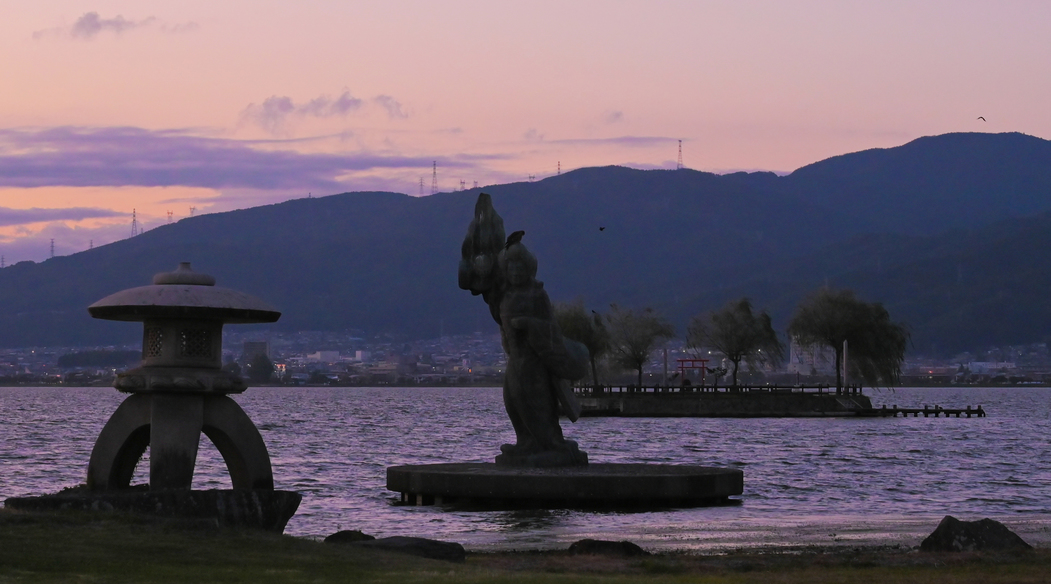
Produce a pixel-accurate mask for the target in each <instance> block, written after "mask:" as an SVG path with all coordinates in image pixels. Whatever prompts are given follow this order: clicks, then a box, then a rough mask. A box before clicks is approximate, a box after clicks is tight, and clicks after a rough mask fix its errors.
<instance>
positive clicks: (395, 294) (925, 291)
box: [0, 134, 1051, 351]
mask: <svg viewBox="0 0 1051 584" xmlns="http://www.w3.org/2000/svg"><path fill="white" fill-rule="evenodd" d="M480 190H483V189H472V190H469V191H461V192H454V193H439V194H437V195H432V196H429V197H410V196H407V195H403V194H397V193H382V192H358V193H344V194H341V195H333V196H329V197H318V198H308V199H297V200H292V201H287V202H284V203H279V204H275V205H267V206H262V207H255V208H251V209H245V210H239V211H231V212H227V213H215V214H209V215H201V216H198V217H193V218H190V219H184V220H182V221H179V222H178V223H175V224H171V225H165V226H162V227H159V228H156V229H154V230H151V231H149V232H146V233H144V234H142V235H139V236H136V237H133V238H129V239H126V240H122V241H119V242H116V243H113V244H110V245H107V246H103V247H98V248H95V249H93V250H89V251H85V252H81V253H78V254H74V255H71V256H65V257H56V258H52V259H49V260H47V261H45V262H41V263H39V264H31V263H25V262H24V263H20V264H17V265H15V266H11V267H8V268H6V269H3V270H0V307H3V308H2V309H0V345H2V346H41V345H95V344H105V343H112V342H134V340H135V339H137V338H138V336H139V335H140V334H141V332H140V331H137V330H135V327H133V326H130V325H128V324H127V323H109V322H104V321H94V320H92V319H91V318H90V317H88V315H87V311H86V307H87V306H88V305H89V304H91V303H92V302H94V301H95V300H98V299H99V298H102V297H103V296H106V295H108V294H110V293H112V292H114V291H116V290H120V289H123V288H127V287H131V286H141V285H144V284H147V283H149V281H150V277H151V276H152V275H153V274H154V273H156V272H160V271H168V270H171V269H173V268H174V267H175V265H176V264H177V263H178V262H179V261H191V262H193V264H194V268H195V269H198V270H200V271H204V272H208V273H210V274H212V275H214V276H215V277H216V279H217V280H218V285H220V286H226V287H230V288H236V289H239V290H242V291H245V292H248V293H251V294H255V295H257V296H259V297H261V298H263V299H265V300H267V301H268V302H270V303H272V304H274V305H275V306H277V307H278V308H279V309H280V310H282V311H283V313H284V315H283V316H282V319H281V321H280V322H279V323H277V326H278V327H279V328H283V329H286V330H343V329H350V328H354V329H364V330H365V331H366V333H367V334H376V333H383V332H390V333H396V334H402V335H406V336H410V337H416V338H426V337H434V336H437V335H438V334H439V331H444V332H445V333H446V334H451V333H459V332H470V331H475V330H494V329H495V325H494V324H492V323H491V320H490V319H489V317H488V315H487V314H486V311H485V310H484V307H482V306H481V304H480V302H479V301H478V300H477V299H475V298H472V297H471V295H470V294H469V293H467V292H464V291H461V290H459V289H458V288H457V286H456V264H457V262H458V260H459V249H460V242H461V240H462V238H463V236H464V234H465V232H466V228H467V224H468V222H469V221H470V219H471V215H472V212H473V206H474V201H475V199H476V198H477V194H478V192H479V191H480ZM484 191H485V192H487V193H489V194H491V195H492V197H493V202H494V205H495V207H496V209H497V211H498V212H499V213H500V214H501V216H503V218H504V221H505V225H506V227H507V229H508V231H509V232H510V231H514V230H517V229H524V230H525V231H526V235H525V239H524V242H525V243H526V245H528V246H529V247H530V249H531V250H532V251H533V252H534V253H535V254H536V256H537V258H538V260H539V265H540V267H539V273H538V277H539V278H540V279H541V280H544V281H545V282H546V288H547V290H548V292H549V294H550V295H551V296H552V299H554V300H556V301H558V300H571V299H573V298H576V297H581V298H583V299H584V300H585V302H586V303H587V304H588V305H589V306H591V307H595V308H597V309H600V310H601V309H603V308H604V307H606V306H607V305H608V304H609V303H611V302H616V303H619V304H622V305H628V306H653V307H655V308H657V309H659V310H661V311H663V312H664V313H666V314H667V315H668V316H669V317H671V318H672V320H673V322H675V323H676V324H677V325H678V326H679V329H680V331H681V330H684V328H685V324H686V321H687V319H688V318H689V316H690V315H692V314H695V313H697V312H700V311H702V310H706V309H711V308H715V307H717V306H718V305H719V304H721V303H722V302H725V301H726V300H727V299H730V297H733V296H734V295H737V296H740V295H748V296H750V297H753V298H754V299H755V300H756V303H757V305H758V306H764V305H766V304H769V305H770V308H771V311H772V313H773V314H774V315H775V317H776V318H777V319H779V320H780V321H782V322H783V321H784V320H785V319H787V316H788V313H790V311H791V308H792V307H793V306H794V304H795V302H797V301H798V300H799V298H800V297H801V296H802V295H803V294H805V293H807V292H809V291H810V290H812V289H814V288H815V287H817V286H820V285H822V284H823V283H824V282H825V280H826V278H827V279H828V281H829V283H830V284H831V285H843V286H850V287H854V288H855V289H856V290H857V291H858V292H859V294H860V295H861V296H862V297H863V298H866V299H869V300H879V301H884V302H885V303H886V304H887V306H888V308H890V310H891V314H892V316H893V317H895V318H898V319H903V320H907V321H909V323H910V325H911V326H912V327H913V330H914V337H915V338H916V340H917V345H916V346H917V349H922V350H924V351H929V350H934V351H943V350H949V349H948V348H949V347H955V346H957V345H959V342H960V339H959V338H957V337H958V336H959V335H960V334H963V333H966V334H972V335H974V338H973V339H972V340H971V341H970V342H973V343H974V344H975V345H980V344H982V343H987V342H992V340H994V339H995V340H997V341H998V342H1027V341H1031V340H1040V339H1042V338H1043V334H1044V333H1042V332H1041V331H1042V330H1046V329H1051V314H1049V315H1047V319H1046V320H1042V319H1044V318H1045V317H1044V316H1043V311H1042V308H1041V309H1040V310H1037V307H1033V310H1032V311H1028V312H1026V314H1029V315H1031V318H1029V319H1020V318H1018V317H1017V315H1012V314H1013V313H1010V311H1009V310H1008V309H1009V308H1011V306H1009V303H1000V302H997V301H995V298H991V297H996V296H997V295H1000V296H1003V294H1005V293H1007V292H1005V291H1004V289H1003V288H1000V289H995V287H990V286H989V285H987V284H988V282H986V281H983V279H982V278H977V277H975V278H974V280H971V279H968V278H967V277H964V278H962V279H960V281H959V282H956V283H952V282H950V280H952V274H949V275H948V276H944V275H939V274H941V272H942V271H944V270H946V269H949V268H946V267H945V266H947V265H951V264H952V263H953V262H955V263H957V264H959V266H960V270H961V272H962V273H963V272H966V273H967V274H970V273H971V271H972V270H976V271H980V273H982V274H983V275H988V279H990V280H993V281H1003V282H1008V281H1010V282H1012V288H1011V289H1010V291H1009V293H1010V294H1012V295H1014V296H1013V297H1014V298H1015V299H1016V302H1015V303H1014V305H1015V308H1014V310H1015V312H1018V311H1019V310H1021V311H1025V309H1026V307H1025V303H1032V302H1036V299H1037V298H1038V297H1039V294H1038V293H1037V291H1036V288H1037V287H1039V286H1041V285H1043V281H1044V280H1043V278H1042V277H1038V276H1037V273H1038V272H1039V271H1040V270H1041V269H1043V268H1045V267H1051V258H1047V257H1046V256H1047V253H1048V252H1044V251H1043V250H1044V249H1047V247H1046V246H1045V247H1044V248H1042V249H1030V248H1031V247H1032V246H1033V245H1037V244H1038V243H1039V244H1040V245H1043V241H1044V240H1043V239H1042V237H1043V234H1044V233H1047V234H1051V219H1047V216H1046V215H1043V214H1044V213H1046V212H1049V211H1051V142H1048V141H1046V140H1042V139H1039V138H1034V137H1031V136H1025V135H1021V134H947V135H943V136H934V137H928V138H921V139H918V140H914V141H913V142H910V143H908V144H905V145H903V146H899V147H896V148H888V149H877V150H867V151H864V152H858V153H853V154H845V155H842V156H837V157H833V158H830V159H828V160H824V161H821V162H817V163H814V164H812V165H808V166H806V167H803V168H801V169H799V170H797V171H796V172H793V173H792V174H790V175H787V176H782V177H779V176H777V175H774V174H773V173H734V174H730V175H714V174H710V173H704V172H697V171H692V170H673V171H641V170H632V169H627V168H622V167H604V168H585V169H580V170H577V171H573V172H567V173H565V174H562V175H559V176H554V177H550V178H547V179H544V180H541V181H537V182H527V183H512V184H506V185H494V186H491V187H485V188H484ZM1011 221H1021V223H1017V222H1016V223H1011ZM1023 224H1024V225H1026V226H1027V227H1026V228H1025V229H1021V228H1019V227H1018V226H1019V225H1023ZM1012 225H1013V226H1014V227H1012ZM600 227H601V228H603V229H601V230H600ZM1026 238H1029V239H1026ZM1026 242H1028V243H1026ZM1020 249H1026V250H1027V251H1026V252H1025V253H1023V254H1021V255H1020V257H1019V261H1012V262H1000V263H999V264H996V263H995V262H993V263H990V262H989V257H991V255H995V253H997V252H996V250H1011V251H1010V253H1019V252H1018V250H1020ZM954 254H955V255H954ZM961 254H962V255H961ZM987 256H988V257H987ZM953 258H957V259H955V260H954V259H953ZM972 259H973V260H974V261H973V262H972V261H971V260H972ZM924 262H927V263H924ZM972 264H973V265H972ZM1023 266H1027V268H1025V269H1023ZM1029 268H1031V269H1029ZM950 271H951V270H950ZM1045 273H1051V270H1045ZM1022 274H1029V276H1028V277H1023V276H1022ZM950 284H951V285H950ZM950 288H951V290H950ZM1031 288H1032V290H1030V289H1031ZM1044 290H1047V288H1044ZM953 310H955V311H956V312H953ZM952 314H955V315H956V316H955V317H953V316H951V315H952ZM954 319H955V320H954ZM967 320H971V321H972V322H974V323H977V322H978V321H979V320H980V321H981V322H984V323H994V322H997V321H999V322H1000V323H1001V324H1000V325H995V326H993V325H991V324H989V325H983V326H970V327H961V326H957V325H953V324H952V323H953V322H963V321H967Z"/></svg>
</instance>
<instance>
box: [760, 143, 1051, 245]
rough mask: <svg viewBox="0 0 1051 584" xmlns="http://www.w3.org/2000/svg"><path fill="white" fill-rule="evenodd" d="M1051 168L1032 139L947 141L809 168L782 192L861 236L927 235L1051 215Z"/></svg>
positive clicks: (1046, 151)
mask: <svg viewBox="0 0 1051 584" xmlns="http://www.w3.org/2000/svg"><path fill="white" fill-rule="evenodd" d="M1049 163H1051V142H1049V141H1047V140H1043V139H1040V138H1036V137H1033V136H1027V135H1025V134H1019V133H1006V134H979V133H957V134H944V135H941V136H928V137H924V138H919V139H917V140H913V141H912V142H909V143H908V144H905V145H903V146H898V147H896V148H877V149H872V150H865V151H863V152H855V153H853V154H844V155H842V156H836V157H833V158H829V159H827V160H823V161H821V162H817V163H814V164H811V165H808V166H804V167H802V168H800V169H798V170H796V171H795V172H793V173H792V174H790V175H789V176H787V177H785V179H784V183H785V184H784V185H781V186H780V187H779V188H782V189H783V190H784V192H787V193H792V194H795V195H797V196H800V197H801V198H803V199H805V200H806V201H808V202H810V203H812V204H814V205H817V206H820V207H828V208H835V209H836V214H837V215H840V216H841V217H842V218H843V220H845V221H849V222H850V223H852V224H853V225H855V226H856V227H857V229H858V230H859V231H865V232H888V233H904V234H913V235H921V234H930V233H935V232H939V231H943V230H946V229H951V228H955V227H974V226H978V225H984V224H986V223H989V222H992V221H996V220H999V219H1006V218H1008V217H1021V216H1025V215H1030V214H1033V213H1038V212H1040V211H1045V210H1048V209H1051V164H1049Z"/></svg>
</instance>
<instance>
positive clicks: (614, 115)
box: [606, 111, 624, 124]
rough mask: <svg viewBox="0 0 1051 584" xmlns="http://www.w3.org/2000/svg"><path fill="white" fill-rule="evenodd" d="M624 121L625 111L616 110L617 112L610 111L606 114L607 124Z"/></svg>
mask: <svg viewBox="0 0 1051 584" xmlns="http://www.w3.org/2000/svg"><path fill="white" fill-rule="evenodd" d="M623 121H624V112H622V111H615V112H610V113H608V114H606V123H607V124H616V123H617V122H623Z"/></svg>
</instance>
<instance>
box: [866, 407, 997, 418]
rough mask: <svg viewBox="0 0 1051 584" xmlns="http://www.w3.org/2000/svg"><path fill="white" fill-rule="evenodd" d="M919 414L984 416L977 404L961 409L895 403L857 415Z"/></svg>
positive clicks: (915, 416)
mask: <svg viewBox="0 0 1051 584" xmlns="http://www.w3.org/2000/svg"><path fill="white" fill-rule="evenodd" d="M920 414H923V417H924V418H929V417H931V416H934V417H935V418H938V417H941V416H945V417H946V418H951V417H954V416H955V417H957V418H959V417H960V416H965V417H968V418H970V417H971V416H974V417H976V418H984V417H985V410H983V409H982V406H978V407H977V408H971V406H967V407H966V408H962V409H961V408H943V407H941V406H923V407H922V408H899V407H898V406H896V405H895V406H891V407H889V408H888V407H887V406H886V404H884V405H883V407H881V408H872V409H870V410H866V411H863V412H858V414H857V415H859V416H867V417H874V418H887V417H890V418H896V417H898V416H899V415H900V416H901V417H903V418H907V417H909V416H912V417H914V418H918V417H920Z"/></svg>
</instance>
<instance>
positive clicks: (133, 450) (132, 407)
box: [88, 394, 152, 490]
mask: <svg viewBox="0 0 1051 584" xmlns="http://www.w3.org/2000/svg"><path fill="white" fill-rule="evenodd" d="M151 401H152V400H151V399H150V396H149V395H145V394H136V395H133V396H131V397H129V398H128V399H126V400H124V402H123V403H121V404H120V406H119V407H118V408H117V411H115V412H113V415H112V416H110V419H109V421H108V422H106V425H105V426H103V428H102V432H100V433H99V437H98V439H97V440H95V446H94V448H92V450H91V459H90V460H89V462H88V488H89V489H93V490H107V489H124V488H127V487H128V485H130V484H131V477H132V475H133V474H134V473H135V466H136V465H137V464H138V463H139V459H140V458H142V454H143V453H144V452H146V447H147V446H148V445H149V443H150V411H151V409H152V408H151V404H150V402H151Z"/></svg>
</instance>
